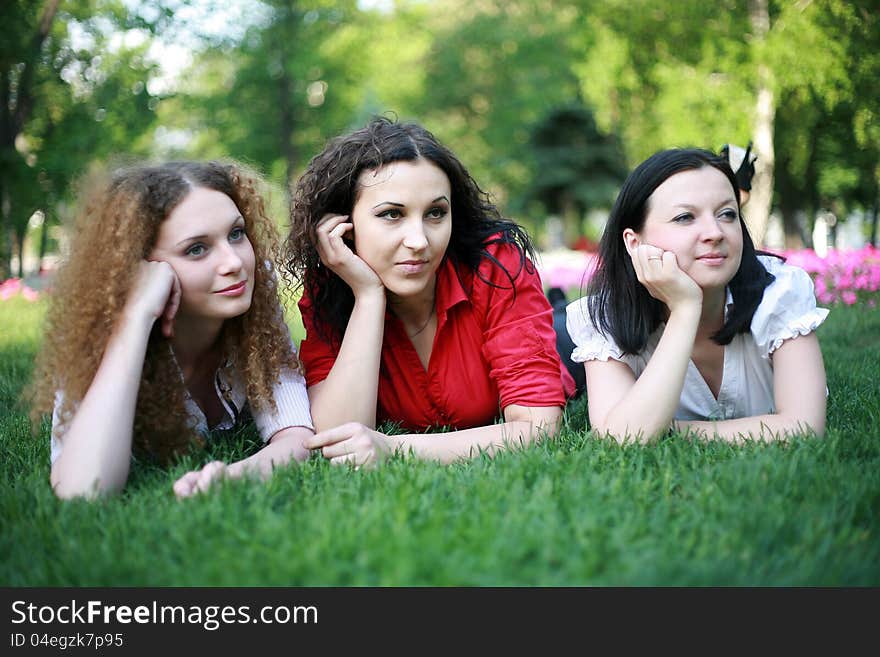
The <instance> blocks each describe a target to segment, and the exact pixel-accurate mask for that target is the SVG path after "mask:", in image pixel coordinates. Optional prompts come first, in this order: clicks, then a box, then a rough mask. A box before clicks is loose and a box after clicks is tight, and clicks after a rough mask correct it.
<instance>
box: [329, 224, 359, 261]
mask: <svg viewBox="0 0 880 657" xmlns="http://www.w3.org/2000/svg"><path fill="white" fill-rule="evenodd" d="M350 230H354V224H352V223H342V224H339V225H338V226H336V227H335V228H334V229H333V230H331V231H330V232H329V233H327V237H328V242H329V244H330V248H331V249H333V251H335V252H336V253H337V254H341V253H346V252H348V253H351V252H352V251H351V248H350V247H349V246H348V244H346V243H345V240H344V239H343V235H345V234H346V233H347V232H348V231H350Z"/></svg>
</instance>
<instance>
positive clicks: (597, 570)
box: [0, 300, 880, 586]
mask: <svg viewBox="0 0 880 657" xmlns="http://www.w3.org/2000/svg"><path fill="white" fill-rule="evenodd" d="M41 318H42V307H41V305H39V304H27V302H25V301H22V300H14V301H7V302H2V303H0V325H2V326H3V327H4V329H6V328H8V329H9V330H4V331H3V332H2V334H0V405H2V407H3V411H2V413H0V440H2V447H3V452H4V455H5V456H4V459H3V461H2V465H0V469H2V473H3V476H2V478H0V482H2V483H0V518H2V520H0V523H2V532H0V563H2V566H0V582H2V583H3V584H4V585H7V586H205V585H207V586H242V585H250V586H260V585H263V586H297V585H305V586H325V585H338V586H361V585H387V586H402V585H440V586H443V585H468V586H493V585H525V586H532V585H548V586H569V585H599V586H605V585H609V586H620V585H623V586H627V585H658V586H667V585H673V586H718V585H722V586H727V585H734V586H735V585H757V586H768V585H769V586H877V585H878V584H880V566H878V564H880V517H878V513H877V510H878V509H880V434H878V430H877V427H878V426H880V416H878V410H877V409H878V408H880V391H878V388H877V385H876V380H877V372H876V369H877V363H878V362H880V342H878V338H877V336H878V335H880V310H878V309H873V310H872V309H866V308H852V309H850V308H840V309H837V310H835V311H834V312H832V314H831V315H830V317H829V319H828V321H827V322H826V323H825V324H824V325H823V326H822V328H821V329H820V331H819V338H820V341H821V343H822V347H823V351H824V355H825V361H826V364H827V368H828V387H829V390H830V397H829V410H828V432H827V435H826V437H825V438H824V439H807V438H803V439H796V440H793V441H792V442H791V443H790V444H788V445H754V444H752V445H745V446H739V447H736V446H731V445H727V444H711V443H708V444H699V443H696V444H695V443H691V442H689V441H686V440H684V439H682V438H681V437H672V438H670V439H667V440H664V441H662V442H660V443H659V444H657V445H654V446H649V447H641V446H628V447H624V448H621V447H619V446H617V445H616V444H613V443H609V442H608V441H603V440H599V439H596V438H594V437H593V436H592V435H591V434H589V433H588V432H585V431H584V425H585V422H586V408H585V404H584V402H583V401H580V402H575V403H573V404H571V405H570V406H569V408H568V409H567V410H566V419H565V422H566V425H565V429H564V431H563V433H562V435H561V437H560V438H559V439H558V440H556V441H554V442H553V443H552V444H551V443H544V444H540V445H537V446H534V447H531V448H528V449H525V450H520V451H516V452H510V453H503V454H500V455H498V456H497V457H496V458H495V459H488V458H477V459H474V460H473V461H469V462H465V463H460V464H455V465H452V466H447V467H443V466H439V465H434V464H431V463H423V462H414V461H407V460H404V459H397V460H394V461H392V462H390V463H388V464H386V465H385V466H384V467H382V468H380V469H378V470H375V471H363V470H362V471H358V472H354V471H349V470H346V469H342V468H333V467H331V466H329V465H328V464H327V463H326V462H324V461H322V460H320V459H313V460H311V461H309V462H308V463H306V464H304V465H303V466H301V467H289V468H283V469H281V470H279V471H278V472H277V473H276V474H275V475H274V476H273V477H272V479H271V480H270V481H269V482H267V483H265V484H264V483H259V482H250V481H233V482H228V483H226V484H224V485H221V486H220V487H218V489H216V490H214V491H212V492H211V493H209V494H207V495H203V496H199V497H197V498H194V499H190V500H186V501H182V502H178V501H177V500H175V499H174V497H173V495H172V493H171V483H172V482H173V481H174V478H175V477H176V476H178V475H180V474H182V473H183V472H184V471H185V470H186V469H187V468H189V467H193V466H196V465H199V464H200V463H201V462H203V461H205V460H207V459H210V458H218V457H219V458H224V459H232V458H237V457H239V456H242V455H243V454H246V453H249V452H250V451H252V450H254V449H256V448H257V446H258V445H257V442H256V441H255V439H254V432H253V430H245V431H243V432H241V433H240V434H238V435H235V436H232V437H230V438H229V439H228V440H226V441H222V442H218V443H216V444H214V445H212V447H211V449H210V450H209V452H208V453H206V454H194V455H191V456H189V457H186V458H185V459H184V460H183V461H181V462H180V463H179V464H177V465H176V466H175V467H174V468H173V469H172V470H171V471H170V472H169V471H163V470H160V469H157V468H154V467H151V466H149V465H147V464H144V463H136V464H134V467H133V471H132V478H131V480H130V483H129V486H128V488H127V489H126V492H125V493H124V494H123V495H121V496H119V497H116V498H112V499H105V500H101V501H98V502H96V503H86V502H81V501H75V502H69V503H63V502H59V501H58V500H56V499H55V498H54V497H53V495H52V493H51V491H50V488H49V485H48V470H49V465H48V426H45V425H44V426H43V427H42V428H41V430H40V434H39V436H38V437H36V438H34V437H32V436H31V435H30V431H29V427H28V423H27V421H26V419H25V416H24V414H23V409H20V408H17V407H16V406H14V399H15V398H16V397H17V395H18V391H19V390H20V389H21V386H22V385H23V384H24V383H25V381H26V380H27V378H28V376H29V372H30V367H31V364H32V359H33V355H34V353H35V351H36V349H37V344H38V330H39V322H40V321H41ZM438 438H439V437H438ZM205 555H210V558H205Z"/></svg>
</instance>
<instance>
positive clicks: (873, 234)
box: [871, 193, 880, 247]
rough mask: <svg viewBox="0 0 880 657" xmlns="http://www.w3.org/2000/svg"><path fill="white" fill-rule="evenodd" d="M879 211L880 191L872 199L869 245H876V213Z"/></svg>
mask: <svg viewBox="0 0 880 657" xmlns="http://www.w3.org/2000/svg"><path fill="white" fill-rule="evenodd" d="M878 212H880V193H878V194H877V197H876V198H875V199H874V212H873V216H872V217H871V246H874V247H876V246H877V214H878Z"/></svg>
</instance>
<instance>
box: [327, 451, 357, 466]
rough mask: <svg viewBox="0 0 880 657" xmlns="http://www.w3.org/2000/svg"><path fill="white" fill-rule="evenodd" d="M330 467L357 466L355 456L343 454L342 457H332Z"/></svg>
mask: <svg viewBox="0 0 880 657" xmlns="http://www.w3.org/2000/svg"><path fill="white" fill-rule="evenodd" d="M330 465H353V466H357V465H359V464H358V461H357V454H345V455H343V456H334V457H333V458H332V459H330Z"/></svg>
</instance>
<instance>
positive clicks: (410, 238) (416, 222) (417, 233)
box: [403, 218, 428, 251]
mask: <svg viewBox="0 0 880 657" xmlns="http://www.w3.org/2000/svg"><path fill="white" fill-rule="evenodd" d="M405 230H406V234H405V235H404V236H403V245H404V246H405V247H406V248H408V249H410V250H412V251H424V250H425V249H426V248H428V238H427V237H426V236H425V228H424V226H423V225H422V221H421V219H417V218H414V219H413V220H412V221H409V222H407V224H406V228H405Z"/></svg>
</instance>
